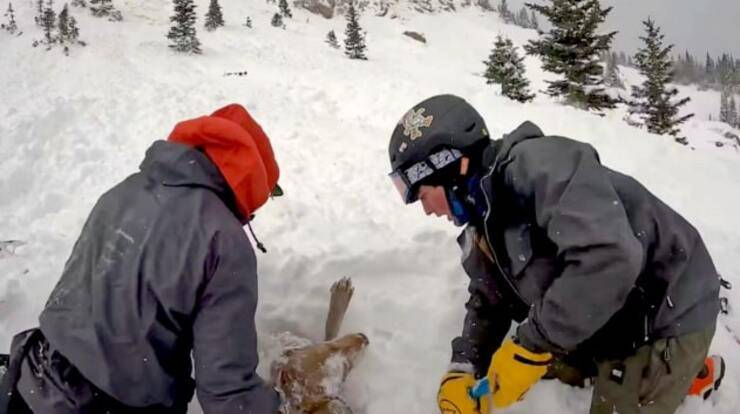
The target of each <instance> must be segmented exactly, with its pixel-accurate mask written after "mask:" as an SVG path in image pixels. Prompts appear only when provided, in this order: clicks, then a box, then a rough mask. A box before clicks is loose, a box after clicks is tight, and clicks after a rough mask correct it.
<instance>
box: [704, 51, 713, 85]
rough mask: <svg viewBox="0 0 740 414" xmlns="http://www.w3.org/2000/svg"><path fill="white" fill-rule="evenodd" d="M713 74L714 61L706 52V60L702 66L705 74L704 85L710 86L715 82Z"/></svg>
mask: <svg viewBox="0 0 740 414" xmlns="http://www.w3.org/2000/svg"><path fill="white" fill-rule="evenodd" d="M714 72H715V68H714V60H713V59H712V57H711V56H710V55H709V52H707V60H706V63H705V64H704V74H705V75H704V76H705V81H706V83H708V84H710V85H711V84H714V82H715V78H714Z"/></svg>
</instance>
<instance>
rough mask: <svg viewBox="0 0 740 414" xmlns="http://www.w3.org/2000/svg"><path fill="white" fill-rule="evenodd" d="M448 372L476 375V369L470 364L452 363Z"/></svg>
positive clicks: (448, 367)
mask: <svg viewBox="0 0 740 414" xmlns="http://www.w3.org/2000/svg"><path fill="white" fill-rule="evenodd" d="M447 372H465V373H467V374H475V367H474V366H473V364H471V363H470V362H451V363H450V365H448V366H447Z"/></svg>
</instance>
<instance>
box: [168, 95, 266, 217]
mask: <svg viewBox="0 0 740 414" xmlns="http://www.w3.org/2000/svg"><path fill="white" fill-rule="evenodd" d="M168 140H169V141H173V142H179V143H182V144H187V145H190V146H193V147H195V148H198V149H201V150H203V151H204V152H205V153H206V154H207V155H208V157H209V158H210V159H211V161H213V162H214V163H215V164H216V166H217V167H218V169H219V171H221V174H222V175H223V176H224V178H225V179H226V182H227V183H228V184H229V187H231V190H232V191H233V192H234V195H235V198H236V203H237V206H238V207H239V210H240V211H241V213H242V214H244V217H245V218H247V219H248V218H249V217H250V216H251V215H252V214H254V212H255V211H257V209H258V208H260V207H261V206H262V205H263V204H264V203H265V201H267V198H268V197H269V196H270V194H271V193H272V190H273V189H274V188H275V185H276V184H277V181H278V177H279V176H280V170H279V168H278V165H277V162H276V161H275V155H274V154H273V152H272V146H270V140H269V139H268V138H267V135H265V133H264V131H262V128H261V127H260V126H259V124H258V123H257V122H256V121H255V120H254V119H253V118H252V117H251V116H250V115H249V113H248V112H247V110H246V109H244V107H243V106H241V105H239V104H231V105H228V106H225V107H223V108H221V109H219V110H218V111H216V112H214V113H213V114H212V115H211V116H202V117H200V118H195V119H190V120H187V121H183V122H180V123H178V124H177V125H175V129H173V130H172V133H170V136H169V138H168Z"/></svg>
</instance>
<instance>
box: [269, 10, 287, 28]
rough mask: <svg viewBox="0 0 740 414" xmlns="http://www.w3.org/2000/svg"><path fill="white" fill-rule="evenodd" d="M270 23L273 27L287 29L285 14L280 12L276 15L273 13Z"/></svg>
mask: <svg viewBox="0 0 740 414" xmlns="http://www.w3.org/2000/svg"><path fill="white" fill-rule="evenodd" d="M270 24H271V25H272V26H273V27H282V28H283V29H285V23H283V16H282V15H281V14H280V13H275V14H274V15H272V21H271V22H270Z"/></svg>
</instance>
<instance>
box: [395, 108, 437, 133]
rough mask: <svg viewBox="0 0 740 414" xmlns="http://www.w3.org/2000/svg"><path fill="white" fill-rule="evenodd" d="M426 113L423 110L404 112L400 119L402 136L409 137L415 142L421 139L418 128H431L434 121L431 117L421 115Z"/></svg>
mask: <svg viewBox="0 0 740 414" xmlns="http://www.w3.org/2000/svg"><path fill="white" fill-rule="evenodd" d="M424 111H426V109H425V108H419V109H418V110H414V109H411V110H410V111H408V112H406V115H404V116H403V118H401V125H403V135H404V136H407V137H410V138H411V140H412V141H413V140H415V139H417V138H419V137H421V135H422V134H421V130H420V128H422V127H426V128H429V127H430V126H432V121H433V120H434V116H433V115H429V116H424V115H422V114H423V113H424Z"/></svg>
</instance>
